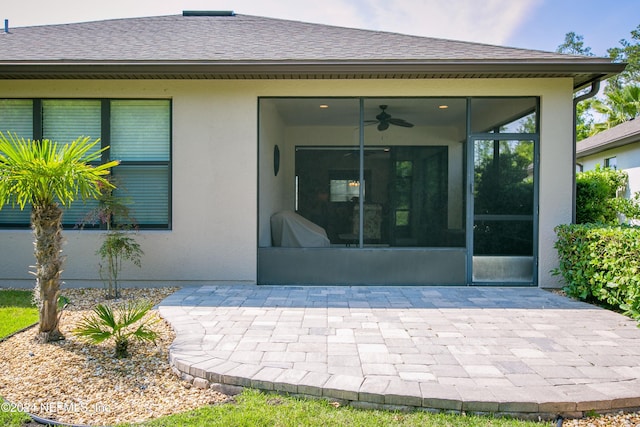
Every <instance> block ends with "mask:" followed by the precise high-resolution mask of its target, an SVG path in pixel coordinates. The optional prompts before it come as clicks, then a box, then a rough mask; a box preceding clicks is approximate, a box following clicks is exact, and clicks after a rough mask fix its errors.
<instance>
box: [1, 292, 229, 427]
mask: <svg viewBox="0 0 640 427" xmlns="http://www.w3.org/2000/svg"><path fill="white" fill-rule="evenodd" d="M176 290H177V288H153V289H123V290H122V294H123V296H122V298H120V299H119V300H110V301H107V300H105V299H104V297H103V295H104V291H103V290H102V289H63V292H62V294H63V295H64V296H66V297H67V298H69V300H70V301H71V305H70V306H69V307H67V309H66V310H65V311H64V313H63V315H62V320H61V326H60V329H61V331H62V333H63V334H64V335H65V337H66V339H65V340H64V341H60V342H56V343H50V344H36V343H35V342H34V341H33V339H34V337H35V336H36V328H32V329H29V330H27V331H25V332H22V333H19V334H16V335H15V336H13V337H11V338H9V339H7V340H6V341H4V342H2V343H0V355H1V356H0V396H2V397H4V398H5V399H6V400H7V401H9V402H11V404H12V408H14V409H15V408H18V409H24V410H25V411H27V412H30V413H33V414H35V415H37V416H39V417H43V418H47V419H52V420H56V421H60V422H65V423H75V424H89V425H92V426H99V425H113V424H117V423H122V422H127V423H132V422H140V421H144V420H148V419H152V418H157V417H160V416H164V415H169V414H173V413H177V412H182V411H187V410H190V409H195V408H198V407H201V406H204V405H211V404H216V403H222V402H227V401H228V400H229V397H228V396H227V395H224V394H222V393H220V392H218V391H216V390H213V389H211V388H200V387H189V388H186V387H185V386H184V381H182V380H180V379H179V378H177V377H176V375H175V374H174V373H173V371H172V369H171V367H170V366H169V364H168V349H169V345H170V344H171V342H172V341H173V339H174V337H175V334H174V333H173V330H172V329H171V327H170V326H169V325H168V324H167V323H166V322H165V321H164V320H162V319H160V318H159V316H158V315H157V313H156V312H155V310H154V311H152V312H150V313H149V316H155V317H157V318H158V322H157V323H155V324H154V325H153V329H154V330H156V331H157V332H159V334H160V339H159V340H158V341H157V342H156V344H157V345H156V346H154V345H153V344H146V343H138V342H135V341H133V342H131V344H130V347H129V352H130V354H131V356H130V357H129V358H128V359H115V358H114V357H113V352H114V349H113V344H112V343H111V342H106V343H102V344H99V345H94V344H89V343H86V342H84V341H81V340H79V339H78V338H77V337H75V336H74V335H73V334H72V333H71V330H72V329H73V328H75V326H76V324H77V323H78V322H79V321H80V320H81V319H82V318H83V317H85V316H87V315H89V314H91V310H92V309H93V307H95V305H96V304H99V303H109V304H113V305H114V306H118V305H119V304H122V303H123V302H126V301H128V300H132V299H146V300H148V301H152V302H153V303H154V304H157V303H159V302H160V301H161V300H162V299H164V298H165V297H166V296H168V295H170V294H171V293H173V292H175V291H176Z"/></svg>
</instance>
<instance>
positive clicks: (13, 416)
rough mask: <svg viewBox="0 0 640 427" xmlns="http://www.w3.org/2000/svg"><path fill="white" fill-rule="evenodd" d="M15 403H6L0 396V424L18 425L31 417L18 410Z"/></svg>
mask: <svg viewBox="0 0 640 427" xmlns="http://www.w3.org/2000/svg"><path fill="white" fill-rule="evenodd" d="M18 409H20V408H17V407H16V406H15V405H11V404H9V403H7V402H6V401H5V400H3V399H2V398H1V397H0V426H3V427H20V426H22V425H23V424H24V423H26V422H27V421H30V420H31V418H30V417H29V416H28V415H27V414H25V413H24V412H20V411H18Z"/></svg>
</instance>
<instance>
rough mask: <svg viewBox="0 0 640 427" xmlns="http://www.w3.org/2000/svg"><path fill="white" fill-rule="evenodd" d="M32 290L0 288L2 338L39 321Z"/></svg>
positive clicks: (0, 332)
mask: <svg viewBox="0 0 640 427" xmlns="http://www.w3.org/2000/svg"><path fill="white" fill-rule="evenodd" d="M32 297H33V292H32V291H17V290H8V289H0V339H1V338H4V337H6V336H8V335H10V334H12V333H14V332H16V331H19V330H20V329H23V328H26V327H27V326H29V325H32V324H34V323H35V322H37V321H38V309H37V308H36V307H35V306H34V305H33V301H32V299H33V298H32Z"/></svg>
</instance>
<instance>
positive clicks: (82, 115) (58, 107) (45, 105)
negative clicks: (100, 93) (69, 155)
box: [42, 100, 102, 150]
mask: <svg viewBox="0 0 640 427" xmlns="http://www.w3.org/2000/svg"><path fill="white" fill-rule="evenodd" d="M101 123H102V122H101V102H100V101H93V100H92V101H86V100H44V101H42V133H43V138H44V139H50V140H52V141H57V142H59V143H61V144H68V143H70V142H72V141H75V140H76V139H78V138H79V137H81V136H88V137H90V138H91V139H92V140H95V139H98V138H100V137H101V136H102V130H101ZM99 149H100V145H99V144H98V145H97V146H96V147H95V150H99Z"/></svg>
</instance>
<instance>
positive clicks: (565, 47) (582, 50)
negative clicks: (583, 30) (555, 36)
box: [556, 31, 593, 56]
mask: <svg viewBox="0 0 640 427" xmlns="http://www.w3.org/2000/svg"><path fill="white" fill-rule="evenodd" d="M556 52H558V53H566V54H570V55H584V56H593V53H591V48H590V47H587V46H585V45H584V37H582V36H581V35H580V34H576V33H575V32H573V31H571V32H568V33H567V34H565V36H564V43H562V44H561V45H559V46H558V47H557V49H556Z"/></svg>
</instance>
